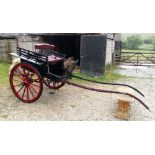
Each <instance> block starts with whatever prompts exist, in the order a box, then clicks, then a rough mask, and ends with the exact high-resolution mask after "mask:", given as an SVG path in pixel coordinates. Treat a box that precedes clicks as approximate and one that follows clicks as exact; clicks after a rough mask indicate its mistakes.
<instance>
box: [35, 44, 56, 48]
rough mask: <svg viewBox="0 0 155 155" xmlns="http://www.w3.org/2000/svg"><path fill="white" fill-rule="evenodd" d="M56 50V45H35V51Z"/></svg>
mask: <svg viewBox="0 0 155 155" xmlns="http://www.w3.org/2000/svg"><path fill="white" fill-rule="evenodd" d="M54 48H55V45H51V44H46V43H42V44H36V45H35V49H42V50H46V49H51V50H53V49H54Z"/></svg>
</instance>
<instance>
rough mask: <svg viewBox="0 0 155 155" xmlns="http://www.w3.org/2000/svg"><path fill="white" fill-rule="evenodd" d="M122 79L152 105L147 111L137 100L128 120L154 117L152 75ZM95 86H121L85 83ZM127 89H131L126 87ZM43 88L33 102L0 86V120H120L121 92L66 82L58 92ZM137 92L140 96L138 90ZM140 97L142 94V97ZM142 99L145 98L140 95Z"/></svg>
mask: <svg viewBox="0 0 155 155" xmlns="http://www.w3.org/2000/svg"><path fill="white" fill-rule="evenodd" d="M119 82H122V83H126V84H130V85H132V86H134V87H136V88H138V89H139V90H141V91H142V92H143V93H144V94H145V99H143V101H145V103H146V104H147V105H148V106H149V107H150V109H151V111H152V112H151V113H150V112H148V111H147V110H146V109H145V108H144V107H143V106H142V105H141V104H139V103H138V102H137V101H133V102H132V104H131V106H130V113H129V120H131V121H140V120H141V121H142V120H155V95H154V87H155V79H154V78H152V77H147V78H144V77H135V78H126V79H123V80H121V81H119ZM85 85H89V86H91V87H94V88H107V89H113V90H114V89H117V90H118V89H119V88H118V87H117V88H116V87H114V86H111V87H107V86H106V87H103V86H100V85H99V84H91V85H90V83H85ZM124 91H130V90H129V89H128V90H127V89H124ZM49 92H50V90H49V89H48V88H46V87H44V91H43V94H42V96H41V98H40V99H39V100H38V101H36V102H35V103H33V104H25V103H22V102H20V101H19V100H18V99H17V98H16V97H14V95H13V94H12V92H11V90H10V88H9V86H4V85H1V89H0V120H15V121H16V120H20V121H22V120H25V121H31V120H39V121H44V120H55V121H58V120H62V121H66V120H68V121H70V120H75V121H76V120H88V121H89V120H106V121H112V120H114V121H115V120H119V119H117V118H115V117H114V115H115V114H116V109H117V104H116V103H117V99H118V98H124V97H123V96H120V95H114V94H113V95H112V94H104V93H96V92H91V91H88V90H83V89H79V88H76V87H73V86H69V85H65V86H64V87H63V88H61V89H60V90H58V91H56V93H55V94H49ZM135 95H137V96H139V95H138V94H137V93H135ZM139 97H140V96H139ZM140 98H142V97H140Z"/></svg>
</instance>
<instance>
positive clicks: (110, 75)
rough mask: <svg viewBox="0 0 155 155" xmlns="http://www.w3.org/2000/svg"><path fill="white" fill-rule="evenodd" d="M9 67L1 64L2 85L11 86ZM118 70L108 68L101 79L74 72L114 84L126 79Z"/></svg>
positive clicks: (0, 81) (0, 78) (0, 82)
mask: <svg viewBox="0 0 155 155" xmlns="http://www.w3.org/2000/svg"><path fill="white" fill-rule="evenodd" d="M9 66H10V64H8V63H0V84H9V75H8V71H9ZM116 69H117V68H116V67H114V66H111V65H108V66H106V71H105V74H104V75H105V76H101V77H92V76H88V75H85V74H81V73H80V72H77V71H76V72H74V73H73V74H74V75H76V76H79V77H83V78H87V79H90V80H95V81H101V82H112V81H117V80H119V79H120V78H123V77H124V76H122V75H120V74H118V73H115V70H116ZM72 81H74V82H84V81H82V80H79V79H75V78H73V79H72Z"/></svg>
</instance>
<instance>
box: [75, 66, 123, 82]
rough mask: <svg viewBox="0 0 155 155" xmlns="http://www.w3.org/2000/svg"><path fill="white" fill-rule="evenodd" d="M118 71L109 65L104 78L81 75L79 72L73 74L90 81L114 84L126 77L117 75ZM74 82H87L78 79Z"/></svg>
mask: <svg viewBox="0 0 155 155" xmlns="http://www.w3.org/2000/svg"><path fill="white" fill-rule="evenodd" d="M116 69H117V67H115V66H112V65H107V66H106V70H105V73H104V76H100V77H94V76H88V75H86V74H82V73H80V72H79V71H78V72H77V71H76V72H73V75H76V76H79V77H82V78H85V79H89V80H95V81H98V82H113V81H117V80H119V79H121V78H123V77H124V76H123V75H120V74H118V73H116V72H115V71H116ZM72 81H73V82H85V81H83V80H80V79H76V78H73V79H72Z"/></svg>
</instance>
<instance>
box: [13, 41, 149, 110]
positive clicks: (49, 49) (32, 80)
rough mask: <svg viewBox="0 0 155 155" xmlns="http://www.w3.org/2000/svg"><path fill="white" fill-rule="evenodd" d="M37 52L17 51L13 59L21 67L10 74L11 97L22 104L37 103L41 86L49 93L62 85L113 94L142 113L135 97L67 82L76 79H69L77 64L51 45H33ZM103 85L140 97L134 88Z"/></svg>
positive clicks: (118, 84)
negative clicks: (127, 99)
mask: <svg viewBox="0 0 155 155" xmlns="http://www.w3.org/2000/svg"><path fill="white" fill-rule="evenodd" d="M35 49H37V51H30V50H27V49H23V48H20V47H17V56H18V57H19V58H20V60H21V63H19V64H17V65H15V66H14V67H13V68H12V70H11V72H10V86H11V89H12V91H13V93H14V95H15V96H16V97H17V98H18V99H20V100H21V101H23V102H26V103H32V102H35V101H36V100H38V99H39V98H40V96H41V94H42V91H43V83H44V84H45V85H46V86H47V87H49V88H51V89H59V88H61V87H62V86H64V85H65V84H69V85H73V86H76V87H80V88H83V89H87V90H91V91H97V92H103V93H114V94H122V95H127V96H130V97H132V98H134V99H136V100H138V101H139V102H140V103H141V104H142V105H143V106H144V107H145V108H146V109H148V110H149V108H148V106H147V105H145V104H144V103H143V102H142V101H141V100H140V99H139V98H137V97H136V96H135V95H132V94H130V93H126V92H120V91H113V90H103V89H94V88H90V87H87V86H83V85H81V84H76V83H73V82H70V79H71V78H72V77H74V78H80V77H76V76H73V75H72V71H73V70H74V68H75V66H76V64H77V61H75V60H74V59H73V58H72V57H70V58H66V56H65V55H64V54H61V53H59V52H56V51H54V45H49V44H37V45H35ZM81 79H82V80H86V81H90V82H95V83H96V81H92V80H88V79H83V78H81ZM98 83H100V84H106V85H117V86H122V87H130V88H131V89H134V90H135V91H136V92H138V93H139V94H140V95H142V96H144V95H143V94H142V93H141V92H140V91H138V90H137V89H136V88H134V87H132V86H129V85H126V84H120V83H103V82H98Z"/></svg>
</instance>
